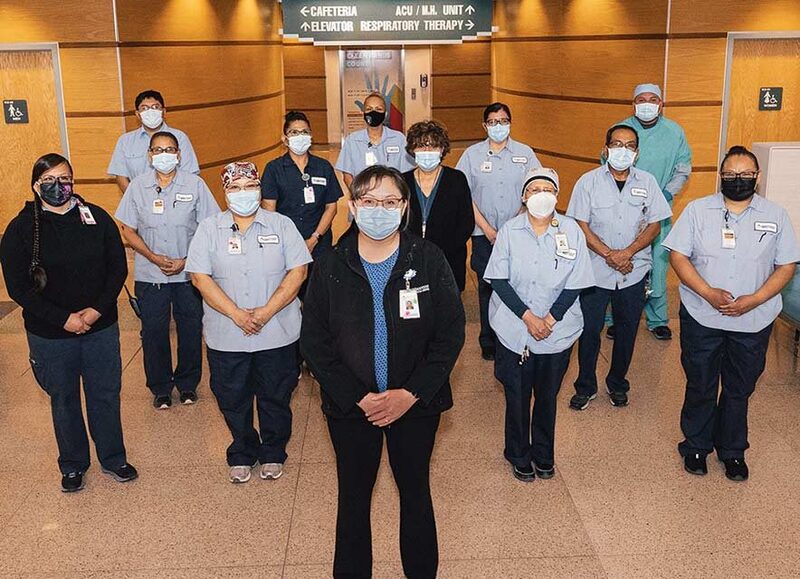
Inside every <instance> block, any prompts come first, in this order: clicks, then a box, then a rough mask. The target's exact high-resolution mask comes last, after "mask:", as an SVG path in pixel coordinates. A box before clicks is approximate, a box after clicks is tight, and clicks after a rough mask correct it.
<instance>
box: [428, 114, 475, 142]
mask: <svg viewBox="0 0 800 579" xmlns="http://www.w3.org/2000/svg"><path fill="white" fill-rule="evenodd" d="M483 109H484V106H478V107H474V108H467V109H447V108H442V109H434V110H433V114H432V116H433V118H434V119H435V120H437V121H439V122H441V123H443V124H444V126H445V127H447V134H448V135H449V136H450V140H451V141H479V140H483V139H485V138H486V131H484V130H483V126H482V125H481V123H483Z"/></svg>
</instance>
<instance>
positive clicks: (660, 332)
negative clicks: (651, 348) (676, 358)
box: [650, 326, 672, 340]
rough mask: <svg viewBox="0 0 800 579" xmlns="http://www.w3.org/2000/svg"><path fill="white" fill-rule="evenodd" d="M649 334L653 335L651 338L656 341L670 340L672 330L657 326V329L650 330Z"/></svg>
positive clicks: (667, 327)
mask: <svg viewBox="0 0 800 579" xmlns="http://www.w3.org/2000/svg"><path fill="white" fill-rule="evenodd" d="M650 333H651V334H653V337H654V338H655V339H656V340H671V339H672V330H670V329H669V326H658V327H657V328H653V329H652V330H650Z"/></svg>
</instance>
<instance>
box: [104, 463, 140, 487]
mask: <svg viewBox="0 0 800 579" xmlns="http://www.w3.org/2000/svg"><path fill="white" fill-rule="evenodd" d="M103 472H104V473H106V474H108V475H111V478H113V479H114V480H115V481H117V482H121V483H124V482H129V481H132V480H136V479H137V478H139V473H138V472H136V469H135V468H133V465H131V464H128V463H127V462H126V463H125V464H123V465H122V466H121V467H119V468H115V469H114V470H109V469H106V468H104V469H103Z"/></svg>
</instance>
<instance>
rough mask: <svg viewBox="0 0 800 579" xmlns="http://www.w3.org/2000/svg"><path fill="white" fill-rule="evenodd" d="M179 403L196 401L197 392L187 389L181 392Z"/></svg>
mask: <svg viewBox="0 0 800 579" xmlns="http://www.w3.org/2000/svg"><path fill="white" fill-rule="evenodd" d="M180 398H181V404H194V403H195V402H197V392H192V391H191V390H188V391H186V392H181V396H180Z"/></svg>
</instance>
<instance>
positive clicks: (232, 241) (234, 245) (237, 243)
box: [228, 236, 242, 255]
mask: <svg viewBox="0 0 800 579" xmlns="http://www.w3.org/2000/svg"><path fill="white" fill-rule="evenodd" d="M228 253H229V254H230V255H241V254H242V240H241V239H240V238H239V237H235V236H234V237H229V238H228Z"/></svg>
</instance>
